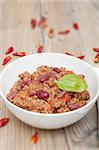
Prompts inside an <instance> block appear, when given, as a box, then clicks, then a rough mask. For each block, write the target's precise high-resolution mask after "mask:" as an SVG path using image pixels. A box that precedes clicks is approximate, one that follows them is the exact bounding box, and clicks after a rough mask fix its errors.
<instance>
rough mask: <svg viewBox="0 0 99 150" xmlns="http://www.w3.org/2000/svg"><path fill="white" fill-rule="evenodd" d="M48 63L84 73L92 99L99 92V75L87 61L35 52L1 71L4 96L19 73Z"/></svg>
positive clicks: (62, 55) (1, 85) (0, 78)
mask: <svg viewBox="0 0 99 150" xmlns="http://www.w3.org/2000/svg"><path fill="white" fill-rule="evenodd" d="M41 65H48V66H54V67H65V68H67V69H69V70H73V71H74V72H76V73H77V74H84V75H85V79H86V81H87V83H88V90H89V92H90V95H91V98H90V100H89V101H91V99H92V98H93V97H94V96H95V95H96V94H97V91H98V82H97V76H96V73H95V72H94V70H93V68H92V67H91V66H90V65H88V64H87V63H86V62H84V61H81V60H79V59H77V58H75V57H71V56H67V55H64V54H52V53H43V54H33V55H29V56H26V57H24V58H20V59H18V60H16V61H14V62H13V63H11V64H10V65H8V66H7V67H6V68H5V69H4V70H3V71H2V73H1V76H0V89H1V91H2V93H3V94H4V96H6V94H7V93H8V91H9V89H10V88H11V87H12V85H13V84H14V82H15V81H16V80H17V79H18V74H20V73H22V72H24V71H29V72H31V73H32V72H33V71H35V70H36V68H37V67H38V66H41Z"/></svg>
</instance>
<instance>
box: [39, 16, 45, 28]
mask: <svg viewBox="0 0 99 150" xmlns="http://www.w3.org/2000/svg"><path fill="white" fill-rule="evenodd" d="M38 26H39V27H43V28H46V27H47V18H46V17H45V16H42V17H41V20H40V21H39V22H38Z"/></svg>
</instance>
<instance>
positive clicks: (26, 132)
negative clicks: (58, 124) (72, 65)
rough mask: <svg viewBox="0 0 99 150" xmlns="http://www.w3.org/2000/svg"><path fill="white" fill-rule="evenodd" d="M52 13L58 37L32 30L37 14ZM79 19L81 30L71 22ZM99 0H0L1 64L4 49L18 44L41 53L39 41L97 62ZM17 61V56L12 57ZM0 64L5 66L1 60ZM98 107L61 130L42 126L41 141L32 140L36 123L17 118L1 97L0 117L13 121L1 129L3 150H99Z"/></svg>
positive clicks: (19, 47) (50, 19) (48, 48)
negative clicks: (62, 32)
mask: <svg viewBox="0 0 99 150" xmlns="http://www.w3.org/2000/svg"><path fill="white" fill-rule="evenodd" d="M42 15H44V16H47V17H48V24H49V27H50V28H54V29H55V35H54V38H53V39H49V38H48V35H47V33H46V32H45V31H44V30H41V29H40V28H36V29H35V30H32V29H31V27H30V20H31V18H32V17H34V18H37V20H39V19H40V17H41V16H42ZM74 22H77V23H78V24H79V31H76V30H74V29H73V28H72V24H73V23H74ZM98 26H99V2H98V1H96V0H83V1H80V0H13V1H11V0H8V1H7V0H2V1H0V64H1V63H2V60H3V58H4V57H5V55H4V53H5V50H6V49H7V48H8V47H9V46H14V47H15V50H16V51H22V50H25V51H27V52H28V54H31V53H36V47H37V45H38V44H44V51H45V52H50V51H51V52H58V53H65V52H66V51H69V52H70V53H73V54H74V55H75V56H78V55H82V54H83V55H86V58H85V61H87V62H88V63H90V64H91V65H93V66H96V67H98V66H99V65H98V64H94V63H93V58H94V56H95V52H93V51H92V48H93V47H99V41H98V39H99V28H98ZM68 27H69V28H70V30H71V32H70V34H68V35H65V36H59V35H57V32H58V31H60V30H63V29H66V28H68ZM12 61H14V59H13V60H12ZM0 69H1V70H2V69H3V67H2V65H0ZM98 107H99V101H97V106H96V105H95V106H94V107H93V108H92V110H91V111H90V112H89V113H88V114H87V115H86V116H85V117H84V118H83V119H82V120H80V121H78V122H77V123H75V124H73V125H71V126H69V127H66V128H64V129H59V130H53V131H50V130H46V131H45V130H40V129H39V141H38V143H37V144H36V145H31V144H30V138H31V135H32V133H33V131H34V128H32V127H30V126H28V125H26V124H24V123H23V122H21V121H20V120H18V119H17V118H16V117H14V116H13V115H12V114H11V113H10V112H9V111H8V109H7V108H6V106H5V105H4V104H3V102H0V117H3V116H8V117H9V118H10V122H9V123H8V125H7V126H5V127H3V128H1V129H0V150H41V149H42V150H46V149H48V150H79V149H80V150H97V149H98V148H99V147H98V146H99V145H98V140H99V139H98V138H97V135H99V130H97V127H98V128H99V115H97V111H98V112H99V110H97V108H98Z"/></svg>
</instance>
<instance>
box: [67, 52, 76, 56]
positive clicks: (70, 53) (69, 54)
mask: <svg viewBox="0 0 99 150" xmlns="http://www.w3.org/2000/svg"><path fill="white" fill-rule="evenodd" d="M65 54H66V55H70V56H74V55H73V54H71V53H68V52H65Z"/></svg>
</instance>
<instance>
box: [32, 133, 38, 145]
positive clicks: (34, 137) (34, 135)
mask: <svg viewBox="0 0 99 150" xmlns="http://www.w3.org/2000/svg"><path fill="white" fill-rule="evenodd" d="M37 142H38V132H37V131H35V132H34V134H33V135H32V137H31V144H36V143H37Z"/></svg>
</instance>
